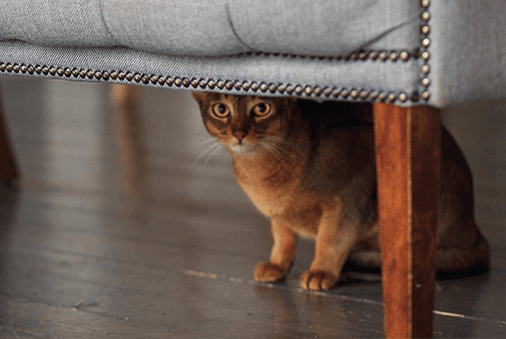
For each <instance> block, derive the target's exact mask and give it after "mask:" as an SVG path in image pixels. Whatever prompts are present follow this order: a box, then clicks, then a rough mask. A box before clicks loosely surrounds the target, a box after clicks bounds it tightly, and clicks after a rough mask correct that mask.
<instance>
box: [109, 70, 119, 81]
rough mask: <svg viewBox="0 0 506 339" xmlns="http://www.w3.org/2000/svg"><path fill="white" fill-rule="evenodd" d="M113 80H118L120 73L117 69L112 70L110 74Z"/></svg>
mask: <svg viewBox="0 0 506 339" xmlns="http://www.w3.org/2000/svg"><path fill="white" fill-rule="evenodd" d="M109 76H110V77H111V79H112V80H116V79H117V78H118V73H116V72H115V71H112V72H111V74H109Z"/></svg>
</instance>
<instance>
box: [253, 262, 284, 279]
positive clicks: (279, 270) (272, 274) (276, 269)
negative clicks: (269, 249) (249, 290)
mask: <svg viewBox="0 0 506 339" xmlns="http://www.w3.org/2000/svg"><path fill="white" fill-rule="evenodd" d="M289 269H290V268H286V269H284V268H283V267H281V266H280V265H277V264H273V263H271V262H268V261H263V262H261V263H259V264H258V265H256V267H255V271H254V273H253V275H254V277H255V280H256V281H261V282H276V281H279V280H281V279H283V278H284V277H285V276H286V275H287V274H288V271H289Z"/></svg>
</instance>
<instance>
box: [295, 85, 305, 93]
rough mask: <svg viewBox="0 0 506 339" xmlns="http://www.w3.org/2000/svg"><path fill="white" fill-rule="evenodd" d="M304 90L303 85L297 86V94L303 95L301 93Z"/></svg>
mask: <svg viewBox="0 0 506 339" xmlns="http://www.w3.org/2000/svg"><path fill="white" fill-rule="evenodd" d="M302 92H304V89H303V88H302V86H301V85H297V86H295V94H297V95H301V94H302Z"/></svg>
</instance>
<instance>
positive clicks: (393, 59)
mask: <svg viewBox="0 0 506 339" xmlns="http://www.w3.org/2000/svg"><path fill="white" fill-rule="evenodd" d="M397 58H398V55H397V53H396V52H392V53H390V60H392V61H397Z"/></svg>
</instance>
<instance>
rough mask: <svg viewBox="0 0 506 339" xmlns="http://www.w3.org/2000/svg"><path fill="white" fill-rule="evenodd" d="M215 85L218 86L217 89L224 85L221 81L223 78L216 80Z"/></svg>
mask: <svg viewBox="0 0 506 339" xmlns="http://www.w3.org/2000/svg"><path fill="white" fill-rule="evenodd" d="M216 87H218V88H219V89H223V87H225V83H223V80H218V82H216Z"/></svg>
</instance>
